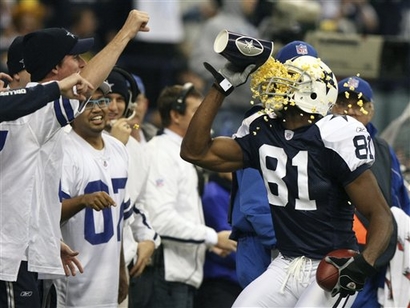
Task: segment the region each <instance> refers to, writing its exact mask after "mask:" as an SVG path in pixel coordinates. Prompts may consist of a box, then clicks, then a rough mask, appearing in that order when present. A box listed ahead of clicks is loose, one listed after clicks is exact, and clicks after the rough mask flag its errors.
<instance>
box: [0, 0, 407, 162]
mask: <svg viewBox="0 0 410 308" xmlns="http://www.w3.org/2000/svg"><path fill="white" fill-rule="evenodd" d="M132 8H136V9H139V10H142V11H147V12H149V13H150V14H151V20H150V24H151V32H150V33H149V34H143V35H141V36H139V37H138V38H136V39H135V40H133V41H131V42H130V43H129V44H128V46H127V48H126V50H125V51H124V52H123V54H122V55H121V57H120V59H119V61H118V63H117V64H118V65H119V66H120V67H123V68H125V69H126V70H128V71H129V72H131V73H133V74H136V75H138V76H141V78H142V79H143V80H144V82H145V87H146V96H147V98H148V100H149V102H150V104H149V111H148V116H147V118H148V120H149V121H150V122H152V123H153V124H155V125H156V126H159V117H158V115H157V114H156V113H155V112H154V110H155V107H156V101H157V98H158V95H159V92H160V90H161V89H162V88H163V87H165V86H167V85H171V84H183V83H185V82H192V83H193V84H194V85H195V87H196V88H197V89H198V90H199V91H201V92H204V91H206V90H207V89H208V88H209V86H210V84H211V82H212V80H211V79H210V75H209V74H208V73H207V72H206V70H205V69H204V68H203V66H202V62H203V59H209V58H210V57H212V58H214V59H215V60H214V61H217V62H218V61H219V62H218V64H221V63H223V61H224V59H223V58H222V57H219V59H218V58H217V57H214V51H213V46H212V43H213V39H214V38H215V36H216V35H217V30H218V31H219V30H222V29H228V30H230V31H233V32H238V33H244V34H246V35H254V36H257V37H259V38H263V39H267V40H271V41H273V42H274V43H275V51H274V52H276V51H277V50H279V48H280V47H281V46H283V45H285V44H286V43H288V42H290V41H293V40H304V38H305V36H306V33H307V32H308V31H311V30H320V31H328V32H338V33H346V34H351V33H357V34H358V35H361V36H362V37H363V38H365V37H366V35H380V36H382V37H384V38H388V39H389V40H391V41H393V42H395V41H400V42H404V44H401V45H400V46H402V48H400V49H398V50H397V49H396V50H393V51H392V52H393V54H391V55H390V58H391V57H393V58H394V57H396V56H397V58H398V59H400V61H396V62H394V63H393V64H390V63H389V64H385V65H394V66H399V67H392V68H391V69H390V68H388V70H389V72H390V71H391V72H392V74H393V76H395V78H391V76H379V78H367V79H368V80H369V82H370V83H371V84H372V86H373V88H374V91H375V97H377V98H378V99H377V100H376V101H377V102H378V103H377V104H378V105H379V106H378V110H379V112H378V113H376V114H375V117H374V122H375V123H376V125H377V127H378V128H379V130H380V132H382V131H383V130H384V129H385V128H386V127H387V126H388V125H389V124H390V123H391V122H392V121H393V120H394V119H395V118H397V117H398V116H400V115H401V114H402V112H403V110H404V109H405V107H406V106H407V104H408V102H409V98H410V93H409V89H408V84H409V82H410V2H408V1H405V0H400V1H393V0H338V1H323V0H300V1H286V0H278V1H268V0H259V1H258V0H235V1H223V0H206V1H166V2H163V1H139V0H122V1H121V2H118V1H113V0H103V1H97V0H63V1H50V0H20V1H18V0H0V16H1V18H0V71H4V72H7V69H6V66H5V63H6V55H7V49H8V47H9V45H10V44H11V42H12V41H13V39H14V38H15V37H16V36H18V35H24V34H26V33H29V32H31V31H34V30H37V29H41V28H46V27H64V28H66V29H68V30H70V31H71V32H72V33H74V34H76V35H78V36H79V37H80V38H85V37H94V38H95V44H94V46H93V49H92V50H91V51H90V52H89V53H88V55H84V56H85V58H86V59H87V58H88V59H89V58H91V57H92V56H93V55H94V54H95V53H97V52H98V51H99V50H101V48H102V47H103V46H105V45H106V44H107V43H108V42H109V41H110V40H111V39H112V37H113V35H114V34H115V33H116V31H118V29H119V28H120V26H121V25H122V22H123V21H124V20H125V19H126V17H127V14H128V12H129V11H130V9H132ZM218 19H219V20H220V21H219V22H218ZM241 31H242V32H241ZM403 54H404V55H403ZM347 57H355V55H354V54H353V53H352V54H349V55H347ZM324 60H325V61H326V59H324ZM381 66H382V67H383V64H381ZM398 72H400V73H398ZM403 72H404V74H403ZM363 73H364V72H360V71H352V72H351V73H350V74H349V75H355V74H363ZM402 74H403V76H402ZM336 75H337V72H336ZM337 77H338V79H342V78H344V77H346V76H337ZM365 77H366V76H365ZM243 88H244V89H245V88H247V87H243ZM243 91H244V90H243V89H241V91H238V93H237V94H235V95H237V97H242V96H243V95H249V93H243ZM237 97H232V98H229V101H233V103H232V104H233V106H235V108H229V112H231V113H232V112H233V111H234V110H236V111H237V114H238V117H237V118H238V119H240V116H241V115H242V114H243V113H244V111H245V110H246V109H247V108H248V105H247V106H238V104H237V103H236V102H237V101H238V99H237ZM229 105H231V103H229ZM231 115H232V114H231ZM219 118H220V119H219V121H221V122H223V123H224V124H225V126H227V127H228V128H226V129H225V131H221V132H216V133H222V134H225V135H230V134H231V133H232V128H233V127H237V126H238V124H239V123H240V122H238V121H239V120H238V121H233V122H232V121H230V120H227V119H226V117H224V116H223V111H221V113H220V115H219ZM216 121H218V118H217V119H216ZM389 142H390V143H391V144H393V141H392V140H389ZM399 143H400V144H399V145H398V146H396V148H397V147H398V148H397V149H396V151H398V152H399V154H398V155H399V157H401V159H402V163H403V165H404V166H405V167H406V168H407V169H408V168H410V162H409V160H410V158H409V156H410V153H408V152H409V150H408V149H406V147H405V144H404V146H403V142H402V141H400V142H399Z"/></svg>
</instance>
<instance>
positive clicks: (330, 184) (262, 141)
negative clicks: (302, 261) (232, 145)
mask: <svg viewBox="0 0 410 308" xmlns="http://www.w3.org/2000/svg"><path fill="white" fill-rule="evenodd" d="M247 120H248V123H249V124H246V125H245V124H244V125H243V127H242V128H241V129H240V130H239V131H238V132H240V131H242V134H241V135H242V137H238V136H237V138H236V141H237V142H238V143H239V145H240V146H241V148H242V150H243V154H244V164H245V167H253V168H256V169H259V170H260V171H261V173H262V174H263V178H264V182H265V186H266V189H267V194H268V200H269V204H270V206H271V209H272V216H273V225H274V228H275V232H276V237H277V240H278V241H277V248H278V249H279V250H280V252H281V253H282V254H283V255H284V256H289V257H297V256H301V255H304V256H306V257H309V258H312V259H321V258H323V257H324V255H326V254H327V253H328V252H330V251H332V250H334V249H338V248H351V249H356V248H357V247H356V238H355V235H354V232H353V230H352V223H353V212H354V208H353V206H352V205H350V203H349V202H348V196H347V194H346V193H345V191H344V186H346V185H347V184H349V183H350V182H351V181H353V180H354V179H355V178H356V177H358V176H359V175H360V174H361V173H362V172H364V171H365V170H366V169H368V168H369V167H370V165H371V164H372V163H373V160H374V156H373V153H374V149H373V143H372V139H371V138H370V135H369V134H368V132H367V131H366V128H365V127H364V126H363V125H362V124H361V123H360V122H358V121H356V120H355V119H353V118H351V117H346V116H333V115H328V116H326V117H324V118H323V119H321V120H320V121H318V122H317V123H316V124H314V125H309V126H305V127H302V128H299V129H296V130H294V131H291V130H286V129H284V128H283V126H282V120H281V119H275V118H273V117H269V116H267V115H260V116H258V117H256V118H255V117H253V118H249V119H247ZM247 120H245V122H244V123H246V121H247ZM246 130H247V132H246ZM364 193H365V192H364Z"/></svg>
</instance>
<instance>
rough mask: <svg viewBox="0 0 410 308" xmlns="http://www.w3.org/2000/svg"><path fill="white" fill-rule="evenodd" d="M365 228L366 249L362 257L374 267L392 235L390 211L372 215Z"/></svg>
mask: <svg viewBox="0 0 410 308" xmlns="http://www.w3.org/2000/svg"><path fill="white" fill-rule="evenodd" d="M369 221H370V224H369V226H368V228H367V236H366V247H365V249H364V251H363V256H364V258H365V259H366V261H367V262H368V263H369V264H371V265H374V263H375V261H376V260H377V258H378V257H379V256H380V255H381V254H382V253H383V252H384V251H385V250H386V248H387V247H388V245H389V242H390V238H391V236H392V234H393V216H392V214H391V212H390V211H388V212H387V211H385V212H380V211H379V212H378V213H376V214H372V216H371V217H370V219H369Z"/></svg>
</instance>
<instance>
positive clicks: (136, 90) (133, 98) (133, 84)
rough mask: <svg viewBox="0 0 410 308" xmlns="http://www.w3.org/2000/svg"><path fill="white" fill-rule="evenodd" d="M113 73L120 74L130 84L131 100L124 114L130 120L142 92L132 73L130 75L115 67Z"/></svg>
mask: <svg viewBox="0 0 410 308" xmlns="http://www.w3.org/2000/svg"><path fill="white" fill-rule="evenodd" d="M112 70H113V71H115V72H117V73H120V74H121V75H122V76H123V77H124V78H125V79H126V80H127V81H128V84H129V92H130V99H129V101H128V102H127V106H126V108H125V110H124V114H123V116H124V117H126V118H128V117H130V116H131V114H132V112H133V110H134V106H135V102H136V101H137V96H138V94H140V93H141V92H140V90H139V88H138V85H137V82H136V81H135V79H134V77H132V75H131V74H130V73H128V72H127V71H126V70H124V69H122V68H120V67H118V66H114V67H113V69H112Z"/></svg>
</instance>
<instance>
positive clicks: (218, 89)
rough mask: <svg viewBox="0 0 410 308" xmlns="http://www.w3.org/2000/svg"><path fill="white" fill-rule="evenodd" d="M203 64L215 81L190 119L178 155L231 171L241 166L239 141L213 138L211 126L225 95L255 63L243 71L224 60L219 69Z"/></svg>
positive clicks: (190, 160) (243, 77)
mask: <svg viewBox="0 0 410 308" xmlns="http://www.w3.org/2000/svg"><path fill="white" fill-rule="evenodd" d="M205 67H206V68H207V69H208V70H209V71H210V72H211V73H212V74H213V75H214V77H215V79H216V82H215V84H214V85H213V86H212V88H211V89H210V90H209V92H208V94H207V95H206V97H205V99H204V101H203V102H202V104H201V105H200V106H199V108H198V110H197V111H196V112H195V115H194V116H193V118H192V120H191V122H190V125H189V127H188V131H187V133H186V135H185V137H184V139H183V141H182V145H181V157H182V158H183V159H184V160H186V161H189V162H191V163H193V164H195V165H198V166H201V167H203V168H206V169H209V170H213V171H219V172H230V171H234V170H237V169H240V168H242V166H243V162H242V159H243V157H242V150H241V148H240V146H239V144H238V143H237V142H236V141H235V140H233V139H232V138H228V137H217V138H214V139H212V138H211V127H212V122H213V120H214V118H215V116H216V114H217V112H218V109H219V107H220V106H221V105H222V103H223V100H224V99H225V97H226V96H227V95H229V94H230V93H231V92H232V91H233V89H234V87H237V86H240V85H242V84H243V83H245V82H246V80H247V78H248V76H249V74H250V73H251V71H252V69H253V68H254V66H253V65H249V66H248V67H247V68H245V70H243V71H236V70H235V69H234V68H233V67H232V65H231V64H230V63H227V65H225V67H224V68H222V69H221V70H220V71H218V72H217V71H216V70H215V69H214V68H213V67H211V66H210V65H209V64H207V63H205Z"/></svg>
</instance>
